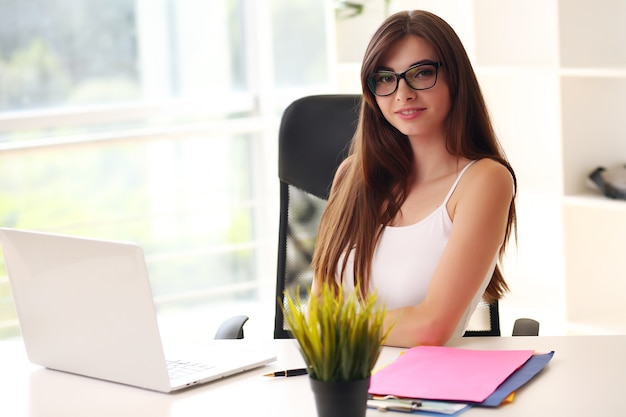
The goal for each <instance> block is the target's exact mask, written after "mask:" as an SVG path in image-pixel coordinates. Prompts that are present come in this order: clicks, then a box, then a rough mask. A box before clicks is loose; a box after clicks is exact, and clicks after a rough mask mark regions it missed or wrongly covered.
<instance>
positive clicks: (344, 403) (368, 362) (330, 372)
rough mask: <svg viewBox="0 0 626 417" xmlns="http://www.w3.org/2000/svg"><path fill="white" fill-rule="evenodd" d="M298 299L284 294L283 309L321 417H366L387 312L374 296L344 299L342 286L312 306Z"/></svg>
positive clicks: (354, 293)
mask: <svg viewBox="0 0 626 417" xmlns="http://www.w3.org/2000/svg"><path fill="white" fill-rule="evenodd" d="M357 287H358V286H357ZM295 294H296V295H291V294H289V293H285V305H282V304H281V307H282V309H283V313H284V316H285V320H286V322H287V325H288V327H289V331H290V333H291V335H292V336H293V337H294V338H295V339H296V341H297V343H298V347H299V349H300V353H301V354H302V357H303V358H304V362H305V363H306V367H307V371H308V374H309V378H310V382H311V388H312V390H313V394H314V396H315V404H316V407H317V414H318V416H320V417H334V416H337V417H363V416H365V411H366V409H367V391H368V389H369V382H370V376H371V373H372V369H373V368H374V365H375V364H376V361H377V359H378V356H379V355H380V351H381V349H382V344H383V342H384V341H385V338H386V337H387V334H388V331H387V332H384V331H383V321H384V318H385V314H386V309H385V307H384V306H381V305H380V304H378V303H377V302H376V294H375V293H369V294H368V295H366V296H360V294H359V291H358V289H355V290H354V291H352V292H350V293H349V294H348V295H345V294H344V290H343V288H341V287H340V286H339V287H338V288H334V287H332V286H331V285H324V286H323V287H322V289H321V291H320V294H319V295H318V296H315V297H309V300H308V305H305V303H304V302H303V300H302V299H301V297H300V295H299V291H296V292H295Z"/></svg>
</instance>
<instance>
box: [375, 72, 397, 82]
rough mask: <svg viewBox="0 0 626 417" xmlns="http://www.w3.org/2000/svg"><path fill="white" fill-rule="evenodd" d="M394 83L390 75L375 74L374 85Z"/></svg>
mask: <svg viewBox="0 0 626 417" xmlns="http://www.w3.org/2000/svg"><path fill="white" fill-rule="evenodd" d="M393 81H394V76H393V75H391V74H377V76H376V84H388V83H391V82H393Z"/></svg>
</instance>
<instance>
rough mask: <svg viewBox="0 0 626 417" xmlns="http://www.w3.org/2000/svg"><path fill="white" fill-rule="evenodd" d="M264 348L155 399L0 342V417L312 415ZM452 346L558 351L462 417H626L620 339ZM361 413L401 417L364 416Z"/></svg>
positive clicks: (290, 360) (477, 341)
mask: <svg viewBox="0 0 626 417" xmlns="http://www.w3.org/2000/svg"><path fill="white" fill-rule="evenodd" d="M226 342H227V343H241V342H244V343H251V342H252V341H226ZM267 343H270V344H273V345H274V346H275V347H276V351H277V352H278V355H279V359H278V361H277V362H275V363H273V364H271V365H270V366H266V367H263V368H259V369H256V370H253V371H250V372H247V373H245V374H242V375H238V376H235V377H230V378H227V379H224V380H221V381H217V382H214V383H210V384H207V385H203V386H199V387H194V388H191V389H189V390H186V391H183V392H180V393H176V394H160V393H156V392H152V391H147V390H142V389H139V388H133V387H128V386H124V385H119V384H114V383H110V382H104V381H98V380H94V379H90V378H85V377H80V376H75V375H70V374H65V373H62V372H57V371H51V370H47V369H43V368H41V367H38V366H35V365H32V364H30V363H29V362H28V361H27V359H26V355H25V352H24V349H23V346H22V342H21V340H19V339H18V340H12V341H5V342H0V415H3V416H30V417H56V416H60V417H74V416H80V417H85V416H89V417H98V416H106V417H110V416H116V417H125V416H133V417H134V416H150V417H169V416H176V417H178V416H185V417H194V416H202V417H206V416H235V417H236V416H268V417H270V416H271V417H283V416H284V417H286V416H293V417H309V416H310V417H314V416H316V411H315V405H314V400H313V395H312V393H311V390H310V388H309V381H308V377H306V376H300V377H291V378H267V377H263V376H262V375H263V374H264V373H267V372H270V371H274V370H281V369H288V368H294V367H301V366H302V365H303V362H302V359H301V358H300V355H299V353H298V351H297V348H296V346H295V345H294V342H293V341H291V340H282V341H268V342H267ZM458 346H459V347H464V348H476V349H536V350H538V351H550V350H554V351H555V352H556V353H555V355H554V358H553V359H552V360H551V361H550V363H549V364H548V366H547V367H546V368H545V369H544V370H543V371H542V372H541V373H540V374H539V375H537V377H536V378H535V379H534V380H532V381H531V382H530V383H529V385H527V386H526V387H524V388H523V389H522V390H520V391H519V392H518V394H517V397H516V399H515V402H514V403H512V404H509V405H505V406H501V407H499V408H497V409H485V408H472V409H470V410H469V411H467V412H466V413H463V414H462V415H463V416H467V417H475V416H490V415H492V416H506V417H516V416H519V417H529V416H532V417H543V416H558V417H563V416H567V417H569V416H581V417H582V416H584V417H588V416H605V415H606V416H609V415H626V409H625V408H624V405H625V404H626V335H624V336H557V337H500V338H497V337H496V338H465V339H463V340H462V341H461V344H459V345H458ZM399 351H400V349H394V348H385V349H384V351H383V355H382V356H381V363H382V362H389V361H391V360H392V359H393V358H395V357H396V355H397V354H398V352H399ZM367 415H368V416H380V417H382V416H386V417H391V416H402V415H405V414H403V413H383V412H380V411H377V410H368V414H367Z"/></svg>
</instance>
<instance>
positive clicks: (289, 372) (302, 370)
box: [263, 368, 307, 377]
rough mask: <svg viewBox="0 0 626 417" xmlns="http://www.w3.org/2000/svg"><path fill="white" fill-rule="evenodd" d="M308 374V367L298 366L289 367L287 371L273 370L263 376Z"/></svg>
mask: <svg viewBox="0 0 626 417" xmlns="http://www.w3.org/2000/svg"><path fill="white" fill-rule="evenodd" d="M306 374H307V371H306V368H298V369H287V370H286V371H276V372H271V373H269V374H265V375H263V376H273V377H277V376H298V375H306Z"/></svg>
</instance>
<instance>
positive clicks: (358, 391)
mask: <svg viewBox="0 0 626 417" xmlns="http://www.w3.org/2000/svg"><path fill="white" fill-rule="evenodd" d="M309 380H310V381H311V389H312V390H313V396H314V397H315V407H316V408H317V415H318V417H364V416H365V412H366V411H367V391H368V390H369V387H370V378H369V377H368V378H365V379H359V380H356V381H342V382H324V381H318V380H317V379H313V378H309Z"/></svg>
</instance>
